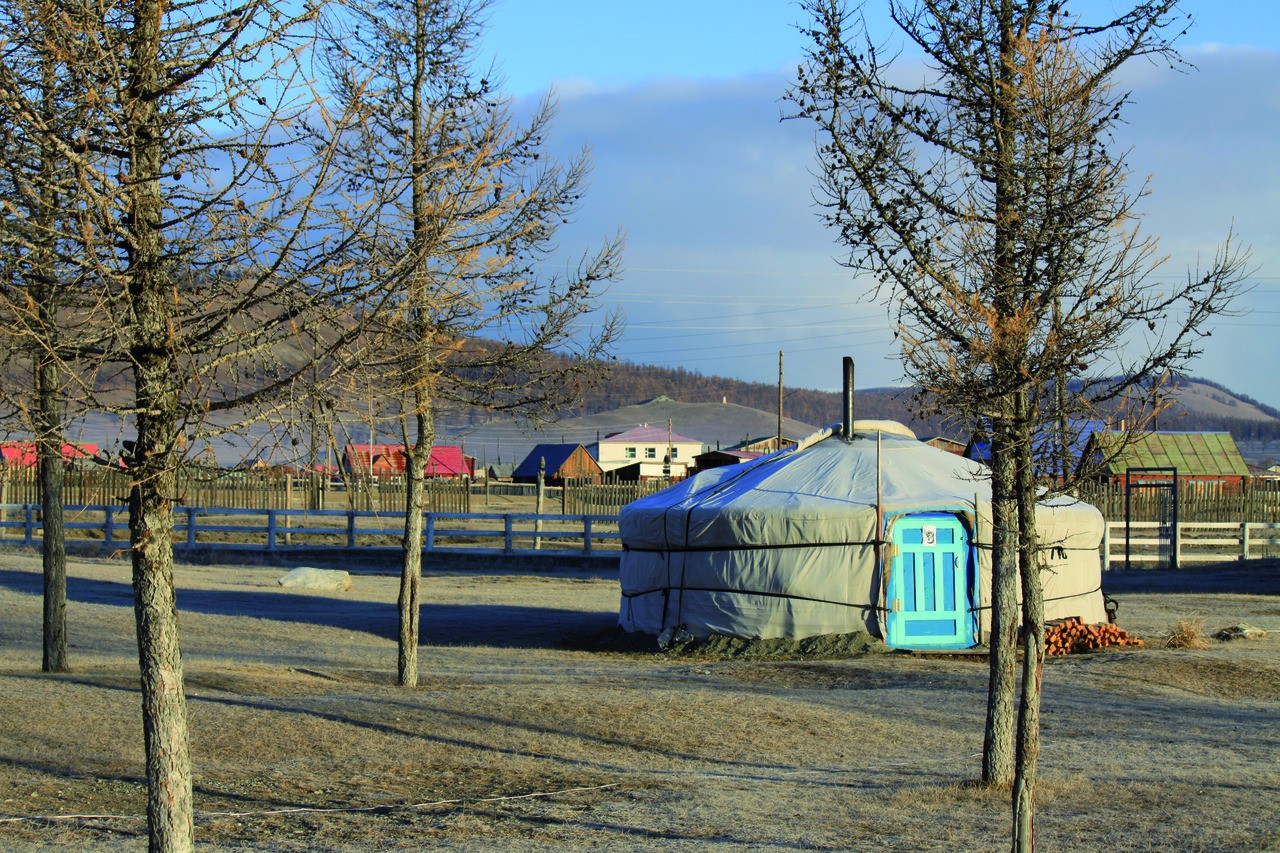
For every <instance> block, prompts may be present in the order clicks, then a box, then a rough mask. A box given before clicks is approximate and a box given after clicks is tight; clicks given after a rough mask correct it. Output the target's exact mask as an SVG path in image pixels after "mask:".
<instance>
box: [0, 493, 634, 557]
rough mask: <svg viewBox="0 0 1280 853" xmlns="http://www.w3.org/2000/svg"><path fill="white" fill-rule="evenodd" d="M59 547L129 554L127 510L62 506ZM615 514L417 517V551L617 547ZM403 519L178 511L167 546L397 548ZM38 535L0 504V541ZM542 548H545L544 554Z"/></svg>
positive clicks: (35, 524) (30, 516)
mask: <svg viewBox="0 0 1280 853" xmlns="http://www.w3.org/2000/svg"><path fill="white" fill-rule="evenodd" d="M65 513H66V515H65V519H66V520H65V527H66V539H67V542H68V543H69V544H70V543H76V544H78V545H81V546H92V545H94V544H97V545H98V546H99V547H100V548H101V549H102V550H103V551H106V552H109V553H110V552H117V551H121V550H127V549H128V547H129V532H128V531H129V511H128V508H127V507H125V506H119V505H108V504H85V505H69V506H67V507H66V509H65ZM617 521H618V518H617V516H616V515H573V516H563V515H558V514H557V515H546V514H543V515H538V514H534V513H473V512H427V513H423V552H424V553H459V554H506V555H511V554H520V553H534V552H539V553H542V554H544V555H556V554H572V555H586V556H590V555H593V554H597V553H599V552H601V551H606V552H607V551H615V552H616V551H617V549H618V548H620V547H621V544H620V538H619V535H618V532H617ZM403 532H404V516H403V515H402V514H398V513H388V512H377V511H367V510H288V509H227V508H221V507H219V508H209V507H194V506H182V507H175V508H174V511H173V534H174V546H175V548H178V549H200V548H207V549H211V550H212V549H220V550H228V551H234V550H241V551H246V550H248V551H262V550H266V551H269V552H279V551H288V550H300V549H304V548H305V549H307V550H314V549H324V548H332V549H339V548H362V547H363V548H391V547H394V548H395V549H397V550H398V549H399V548H400V547H401V541H402V537H403ZM42 533H43V529H42V524H41V518H40V507H39V506H36V505H33V504H0V541H7V542H11V543H14V544H17V543H19V542H20V543H22V544H23V545H25V546H27V547H34V546H35V545H37V544H38V543H39V542H40V539H41V535H42ZM545 546H550V547H545Z"/></svg>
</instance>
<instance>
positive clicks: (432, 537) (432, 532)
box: [427, 512, 436, 553]
mask: <svg viewBox="0 0 1280 853" xmlns="http://www.w3.org/2000/svg"><path fill="white" fill-rule="evenodd" d="M435 548H436V514H435V513H434V512H429V513H427V552H428V553H430V552H431V551H434V550H435Z"/></svg>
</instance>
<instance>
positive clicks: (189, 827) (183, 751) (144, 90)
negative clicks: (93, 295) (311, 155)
mask: <svg viewBox="0 0 1280 853" xmlns="http://www.w3.org/2000/svg"><path fill="white" fill-rule="evenodd" d="M133 13H134V14H133V33H132V44H131V51H130V54H129V81H128V87H127V91H126V94H125V97H126V106H125V119H126V121H127V123H128V125H127V128H126V134H127V137H128V139H129V166H130V169H131V171H132V174H131V175H129V176H127V177H128V179H129V180H128V184H127V187H128V197H127V201H128V210H127V217H126V218H125V220H124V222H123V223H122V224H123V227H124V233H125V239H124V243H125V246H124V249H125V251H126V253H127V258H126V259H127V275H126V278H127V281H128V304H129V309H130V315H131V316H130V326H131V328H130V335H131V337H130V343H129V356H130V360H131V361H132V367H133V374H134V403H135V406H136V411H137V413H138V414H137V427H138V436H137V440H136V442H135V444H134V451H133V453H132V456H131V458H130V460H129V461H130V472H131V474H132V479H133V482H132V484H131V487H130V491H129V544H130V547H131V551H132V555H133V602H134V613H135V617H136V621H137V628H138V662H139V668H140V670H141V676H142V726H143V735H144V739H145V744H146V760H147V825H148V832H149V847H150V849H151V850H152V851H166V853H168V852H169V851H175V853H180V852H181V851H189V850H191V849H192V848H193V846H194V825H193V816H192V800H191V756H190V753H189V748H188V739H187V737H188V736H187V703H186V695H185V692H184V687H183V672H182V655H181V652H180V650H179V646H178V611H177V601H176V596H175V594H174V587H173V541H172V518H171V514H172V502H173V498H174V495H175V493H176V490H177V474H176V463H177V460H178V456H179V454H178V448H177V447H176V442H177V439H178V434H179V425H180V423H181V421H180V419H179V411H178V401H179V392H180V387H181V386H180V378H179V377H178V376H177V375H176V371H177V369H178V365H177V359H176V357H175V353H174V340H173V336H174V330H173V323H174V319H173V308H172V300H173V294H172V285H171V282H169V280H168V277H167V276H166V275H165V256H164V250H165V247H164V239H163V234H162V228H163V225H162V223H163V220H164V199H163V193H162V188H161V185H160V176H161V175H162V174H163V173H164V154H163V152H164V141H165V137H166V128H165V123H164V119H163V117H162V116H161V114H160V110H161V104H160V100H159V98H158V97H157V95H158V93H159V92H161V91H162V90H163V88H164V87H165V85H167V83H166V81H164V80H163V79H162V75H161V73H160V68H161V64H162V63H161V57H160V27H161V24H162V22H163V19H164V13H165V9H164V4H163V2H162V0H138V2H137V3H136V4H135V5H134V7H133Z"/></svg>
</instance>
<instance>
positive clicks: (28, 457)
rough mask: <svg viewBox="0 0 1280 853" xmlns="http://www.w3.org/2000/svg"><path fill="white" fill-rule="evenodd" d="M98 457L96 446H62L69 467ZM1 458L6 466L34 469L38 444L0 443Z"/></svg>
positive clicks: (26, 442) (24, 442)
mask: <svg viewBox="0 0 1280 853" xmlns="http://www.w3.org/2000/svg"><path fill="white" fill-rule="evenodd" d="M97 455H98V445H96V444H63V445H62V461H63V462H64V463H65V464H68V465H69V464H71V463H73V462H75V461H77V460H79V459H84V460H86V461H90V460H92V459H93V458H94V457H95V456H97ZM0 457H3V459H4V464H5V465H8V466H10V467H13V468H34V467H35V466H36V444H35V442H34V441H0Z"/></svg>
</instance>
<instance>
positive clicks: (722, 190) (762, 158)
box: [484, 0, 1280, 407]
mask: <svg viewBox="0 0 1280 853" xmlns="http://www.w3.org/2000/svg"><path fill="white" fill-rule="evenodd" d="M884 5H885V3H884V0H868V3H867V15H868V21H869V24H870V26H871V28H872V30H873V33H874V34H876V35H877V36H882V37H884V38H892V37H893V33H892V30H891V28H890V27H889V25H888V22H887V18H885V17H884V14H883V8H884ZM1120 5H1122V4H1120V3H1117V2H1112V0H1088V2H1084V0H1081V2H1077V3H1074V4H1071V8H1072V10H1073V11H1078V12H1080V13H1085V12H1089V11H1095V10H1107V9H1114V8H1117V7H1119V6H1120ZM1184 9H1185V10H1186V11H1187V12H1189V13H1190V14H1192V15H1193V16H1194V18H1195V20H1196V25H1195V26H1194V27H1193V28H1192V30H1191V32H1190V33H1189V34H1188V35H1187V36H1186V37H1185V38H1184V39H1183V40H1182V41H1181V42H1180V46H1181V49H1182V52H1183V54H1184V56H1185V57H1186V58H1187V59H1189V60H1190V61H1191V62H1192V63H1193V64H1194V65H1195V66H1196V69H1197V70H1195V71H1193V72H1191V73H1178V72H1172V71H1168V70H1164V69H1160V68H1156V67H1153V66H1151V65H1149V64H1147V63H1141V64H1137V65H1134V66H1133V67H1131V68H1128V69H1126V71H1125V84H1126V85H1128V86H1129V87H1131V88H1132V91H1133V96H1134V99H1135V101H1136V103H1135V104H1134V106H1132V107H1131V108H1130V109H1129V111H1128V112H1127V114H1126V117H1127V121H1128V124H1127V125H1126V126H1125V127H1124V128H1123V130H1122V134H1123V135H1122V139H1121V141H1122V143H1123V144H1125V145H1128V146H1132V152H1131V154H1130V162H1131V165H1132V166H1133V167H1134V171H1135V179H1136V180H1140V179H1141V178H1142V177H1144V176H1147V175H1150V180H1151V184H1150V188H1151V195H1150V196H1149V197H1148V198H1147V199H1146V200H1145V202H1144V211H1145V214H1146V218H1145V230H1146V231H1147V232H1148V233H1150V234H1153V235H1156V236H1159V237H1160V240H1161V249H1162V251H1163V252H1164V253H1166V254H1168V255H1169V258H1170V260H1169V262H1168V263H1167V264H1166V266H1165V267H1164V268H1163V269H1162V270H1161V271H1160V273H1159V278H1158V279H1157V280H1167V281H1169V282H1170V285H1171V286H1172V285H1174V284H1176V283H1177V281H1178V280H1179V279H1181V278H1185V275H1186V270H1187V268H1188V266H1189V265H1194V264H1195V263H1196V260H1197V258H1198V257H1199V258H1207V257H1209V256H1211V255H1212V253H1213V251H1214V249H1215V247H1216V246H1217V245H1218V244H1219V243H1220V242H1221V241H1222V239H1223V238H1224V237H1225V236H1226V234H1227V232H1228V230H1229V229H1231V228H1233V227H1234V230H1235V233H1236V235H1237V238H1238V239H1239V240H1240V241H1241V242H1243V243H1245V244H1248V245H1250V246H1251V247H1252V251H1253V266H1254V267H1255V268H1256V269H1255V274H1254V276H1253V279H1252V282H1253V291H1252V293H1251V294H1249V295H1248V296H1247V297H1246V298H1244V299H1243V300H1242V301H1241V303H1240V305H1239V307H1240V308H1241V309H1242V310H1245V311H1248V313H1247V314H1245V315H1244V316H1239V317H1231V318H1225V319H1223V320H1221V321H1220V322H1219V324H1218V326H1217V328H1216V329H1215V332H1214V335H1213V336H1212V337H1211V338H1209V339H1207V341H1206V342H1205V352H1204V355H1203V356H1202V357H1201V359H1200V360H1199V361H1198V362H1197V363H1196V364H1195V365H1194V366H1193V368H1192V372H1193V373H1194V374H1196V375H1198V376H1203V377H1204V378H1207V379H1211V380H1214V381H1216V382H1220V383H1222V384H1224V385H1226V386H1227V387H1229V388H1231V389H1233V390H1235V391H1238V392H1241V393H1244V394H1247V395H1249V396H1251V397H1254V398H1256V399H1258V400H1260V401H1262V402H1264V403H1268V404H1270V405H1272V406H1276V407H1280V23H1277V22H1276V19H1275V18H1274V7H1273V6H1272V5H1271V3H1266V4H1264V3H1262V2H1241V0H1231V2H1220V0H1219V2H1212V0H1195V2H1188V3H1185V4H1184ZM799 14H800V12H799V9H798V8H797V7H796V6H795V4H794V3H791V2H787V0H768V2H766V1H765V0H754V1H747V2H744V0H737V2H731V0H683V2H668V0H650V2H645V3H638V2H609V0H594V2H586V0H496V3H495V5H494V6H493V8H492V9H491V11H490V24H489V28H488V31H487V33H486V36H485V41H484V44H485V50H486V52H488V53H490V54H491V55H493V56H494V58H495V61H496V63H497V65H498V67H499V69H500V71H501V72H502V75H503V77H504V78H505V81H506V87H507V90H508V91H510V92H511V93H512V94H514V95H516V96H517V97H520V98H526V97H528V98H532V97H536V96H537V95H538V94H540V93H542V92H544V91H546V90H547V89H548V88H554V89H555V91H556V93H557V95H558V98H559V103H560V114H559V117H558V119H557V121H556V125H555V131H554V137H553V139H552V140H551V143H550V144H551V146H552V148H553V150H555V151H559V152H563V153H572V152H575V151H577V150H579V149H580V148H581V147H582V146H584V145H585V146H588V147H589V148H590V150H591V156H592V159H593V161H594V163H595V170H594V173H593V180H592V185H591V189H590V191H589V192H588V194H587V196H586V198H585V201H584V204H583V206H582V208H581V209H580V213H579V216H578V218H577V220H576V221H575V222H574V223H573V225H572V226H571V227H569V228H568V229H566V230H565V231H564V232H562V239H561V241H560V243H561V247H562V258H563V259H570V258H574V257H576V256H577V255H579V254H580V253H581V252H582V251H583V249H585V248H587V247H588V246H590V245H592V244H594V243H596V242H598V241H599V240H600V239H602V238H603V237H605V236H606V235H609V234H612V233H613V232H615V231H616V230H617V229H618V228H622V229H624V230H625V231H626V232H627V235H628V251H627V257H626V268H627V272H626V275H625V277H624V279H623V280H622V281H621V282H620V283H618V284H616V285H615V286H614V287H613V288H612V289H611V290H610V292H609V294H608V296H607V298H606V303H607V304H608V305H609V306H617V307H620V308H621V309H622V310H623V312H624V313H625V314H626V316H627V318H628V329H627V333H626V335H625V336H624V339H623V341H622V342H621V344H620V346H619V347H618V354H619V356H620V357H621V358H623V359H625V360H628V361H632V362H637V363H643V364H660V365H665V366H681V367H685V368H688V369H691V370H697V371H699V372H701V373H704V374H716V375H724V376H730V377H736V378H742V379H749V380H757V381H765V382H773V381H776V379H777V365H778V351H779V350H781V351H783V352H784V353H785V354H786V359H785V361H786V382H787V384H788V385H797V386H805V387H815V388H835V387H836V386H838V384H839V381H840V375H839V374H840V366H839V365H840V357H841V356H842V355H845V354H848V355H852V356H853V357H854V359H855V360H856V362H857V373H858V385H859V387H871V386H882V385H893V384H898V382H899V381H900V376H901V375H900V372H899V368H898V364H897V360H896V351H895V347H894V344H893V341H892V333H891V332H890V331H889V330H888V327H887V324H886V313H885V309H884V307H883V306H882V305H879V304H877V303H875V302H872V301H868V299H867V296H866V286H865V284H864V283H863V282H859V281H856V280H854V279H853V278H852V277H851V276H850V275H849V273H848V272H847V271H845V270H843V269H841V268H840V267H839V266H838V265H836V264H835V262H834V261H833V260H832V258H833V256H835V255H836V254H837V253H838V251H839V248H838V246H836V244H835V243H834V242H833V240H832V236H831V234H829V233H827V232H826V231H825V230H824V229H823V228H822V226H821V225H820V223H818V221H817V219H816V217H815V215H814V210H813V207H812V204H811V199H810V192H811V188H812V186H813V179H812V177H811V175H810V168H811V165H812V162H813V152H812V141H811V130H810V128H808V127H806V126H804V125H802V124H801V123H798V122H780V121H779V116H780V114H781V112H782V109H783V104H782V103H781V101H780V98H781V96H782V95H783V93H784V91H785V89H786V86H787V84H788V83H789V81H790V79H791V75H792V74H793V73H794V69H795V66H796V63H797V61H798V59H799V55H800V50H801V40H800V36H799V34H798V33H797V32H796V31H795V24H796V23H797V21H798V19H799Z"/></svg>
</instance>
